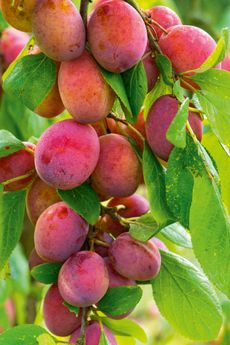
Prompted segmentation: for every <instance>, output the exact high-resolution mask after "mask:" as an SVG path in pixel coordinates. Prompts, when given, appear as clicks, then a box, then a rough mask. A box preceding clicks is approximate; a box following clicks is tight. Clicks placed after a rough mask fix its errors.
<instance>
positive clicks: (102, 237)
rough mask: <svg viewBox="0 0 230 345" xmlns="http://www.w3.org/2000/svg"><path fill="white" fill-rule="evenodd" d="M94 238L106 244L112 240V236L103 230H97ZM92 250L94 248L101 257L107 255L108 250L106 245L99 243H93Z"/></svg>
mask: <svg viewBox="0 0 230 345" xmlns="http://www.w3.org/2000/svg"><path fill="white" fill-rule="evenodd" d="M95 239H96V240H99V241H102V242H104V243H106V244H111V243H112V242H113V237H112V236H111V235H110V234H108V233H107V232H104V231H99V232H98V233H97V235H96V236H95ZM94 250H95V252H96V253H97V254H99V255H100V256H102V257H106V256H108V250H109V248H108V247H105V246H103V245H100V244H95V245H94Z"/></svg>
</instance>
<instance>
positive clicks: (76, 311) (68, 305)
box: [63, 302, 80, 314]
mask: <svg viewBox="0 0 230 345" xmlns="http://www.w3.org/2000/svg"><path fill="white" fill-rule="evenodd" d="M63 304H64V305H65V306H66V307H67V308H68V309H69V311H70V312H71V313H75V314H78V313H79V310H80V308H79V307H75V306H74V305H71V304H69V303H67V302H64V303H63Z"/></svg>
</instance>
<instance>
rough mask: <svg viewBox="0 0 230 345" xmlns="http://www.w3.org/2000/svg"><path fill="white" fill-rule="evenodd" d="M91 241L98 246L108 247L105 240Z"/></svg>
mask: <svg viewBox="0 0 230 345" xmlns="http://www.w3.org/2000/svg"><path fill="white" fill-rule="evenodd" d="M93 242H94V243H95V244H97V245H99V246H102V247H106V248H109V247H110V244H109V243H106V242H103V241H101V240H97V239H95V240H93Z"/></svg>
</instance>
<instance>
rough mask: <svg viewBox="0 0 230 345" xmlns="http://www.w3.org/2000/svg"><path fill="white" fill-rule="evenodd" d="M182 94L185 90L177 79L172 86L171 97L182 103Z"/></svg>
mask: <svg viewBox="0 0 230 345" xmlns="http://www.w3.org/2000/svg"><path fill="white" fill-rule="evenodd" d="M184 94H185V90H184V89H183V87H181V85H180V80H179V79H178V80H177V81H176V82H175V83H174V84H173V95H174V96H175V97H176V98H177V99H178V101H179V102H181V103H182V102H184Z"/></svg>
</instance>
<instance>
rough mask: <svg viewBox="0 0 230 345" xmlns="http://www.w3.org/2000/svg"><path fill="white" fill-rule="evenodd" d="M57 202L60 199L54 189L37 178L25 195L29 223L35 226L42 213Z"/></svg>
mask: <svg viewBox="0 0 230 345" xmlns="http://www.w3.org/2000/svg"><path fill="white" fill-rule="evenodd" d="M58 201H60V197H59V196H58V194H57V192H56V189H54V188H52V187H50V186H48V185H47V184H46V183H45V182H43V181H42V180H41V179H40V178H39V177H37V178H36V179H35V180H34V181H33V183H32V185H31V186H30V188H29V189H28V190H27V195H26V210H27V215H28V217H29V219H30V221H31V223H32V224H34V225H35V224H36V222H37V220H38V218H39V216H40V215H41V214H42V212H43V211H45V210H46V209H47V208H48V207H49V206H51V205H53V204H55V203H56V202H58Z"/></svg>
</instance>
